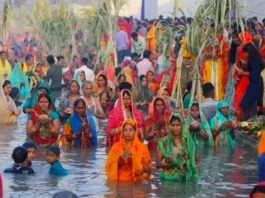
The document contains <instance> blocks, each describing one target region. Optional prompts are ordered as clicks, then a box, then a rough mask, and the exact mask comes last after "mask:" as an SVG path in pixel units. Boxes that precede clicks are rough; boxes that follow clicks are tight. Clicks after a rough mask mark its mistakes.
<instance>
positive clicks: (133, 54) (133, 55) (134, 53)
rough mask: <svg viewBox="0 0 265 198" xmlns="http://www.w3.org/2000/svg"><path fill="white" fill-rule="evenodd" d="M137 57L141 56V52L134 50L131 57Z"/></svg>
mask: <svg viewBox="0 0 265 198" xmlns="http://www.w3.org/2000/svg"><path fill="white" fill-rule="evenodd" d="M135 57H139V54H137V53H136V52H133V53H132V55H131V59H133V58H135Z"/></svg>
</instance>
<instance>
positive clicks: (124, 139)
mask: <svg viewBox="0 0 265 198" xmlns="http://www.w3.org/2000/svg"><path fill="white" fill-rule="evenodd" d="M137 126H138V124H137V123H136V122H135V120H132V119H129V120H124V121H123V123H122V125H121V134H120V140H119V141H118V142H116V143H115V144H114V145H113V146H112V148H111V150H110V151H109V153H108V157H107V161H106V166H105V170H106V173H107V177H108V179H111V180H116V181H131V182H141V181H143V180H147V181H150V178H151V171H152V161H151V157H150V154H149V151H148V149H147V148H146V146H145V145H144V144H143V143H142V142H140V141H139V139H138V127H137Z"/></svg>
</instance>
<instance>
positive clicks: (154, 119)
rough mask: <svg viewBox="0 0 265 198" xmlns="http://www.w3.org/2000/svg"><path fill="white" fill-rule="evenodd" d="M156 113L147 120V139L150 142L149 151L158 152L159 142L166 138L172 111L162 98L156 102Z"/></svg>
mask: <svg viewBox="0 0 265 198" xmlns="http://www.w3.org/2000/svg"><path fill="white" fill-rule="evenodd" d="M153 105H154V107H153V108H154V112H153V114H152V115H151V116H149V117H148V118H147V119H146V120H145V139H146V140H148V149H149V150H150V151H153V150H156V148H157V143H158V141H159V140H160V139H161V138H163V137H165V136H166V135H167V134H168V132H167V123H168V122H169V118H170V116H171V111H170V110H169V108H168V106H167V105H166V103H165V101H164V100H163V99H162V98H159V97H158V98H156V99H155V100H154V104H153Z"/></svg>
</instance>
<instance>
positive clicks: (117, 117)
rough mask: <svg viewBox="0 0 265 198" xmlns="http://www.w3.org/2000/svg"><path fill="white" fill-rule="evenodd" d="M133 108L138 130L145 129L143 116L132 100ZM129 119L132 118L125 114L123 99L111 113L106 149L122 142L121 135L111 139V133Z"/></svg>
mask: <svg viewBox="0 0 265 198" xmlns="http://www.w3.org/2000/svg"><path fill="white" fill-rule="evenodd" d="M124 91H125V90H123V91H122V93H121V96H122V95H123V92H124ZM127 91H129V90H127ZM131 106H132V107H131V108H132V116H133V118H132V119H134V120H136V122H137V127H138V129H143V127H144V121H143V116H142V114H141V113H140V111H138V110H137V109H136V107H135V105H134V103H133V101H132V100H131ZM127 119H130V118H129V117H128V116H127V115H126V113H125V107H124V104H123V99H122V97H121V98H120V99H119V101H118V104H117V106H116V107H115V108H114V109H113V110H112V111H111V112H110V113H109V118H108V126H107V139H106V147H111V146H112V145H113V144H114V143H116V142H119V141H120V134H117V135H115V136H113V137H111V136H110V133H111V131H112V130H113V129H116V128H118V127H120V126H121V125H122V123H123V121H124V120H127Z"/></svg>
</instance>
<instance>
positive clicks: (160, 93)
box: [148, 87, 169, 115]
mask: <svg viewBox="0 0 265 198" xmlns="http://www.w3.org/2000/svg"><path fill="white" fill-rule="evenodd" d="M165 90H168V89H167V87H160V88H159V89H158V91H157V92H156V97H155V98H153V100H152V102H151V103H150V105H149V109H148V115H153V113H154V107H155V106H154V102H155V99H156V98H162V99H163V100H164V98H163V93H164V91H165ZM168 92H169V91H168ZM164 101H165V100H164ZM165 102H166V104H168V101H165Z"/></svg>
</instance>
